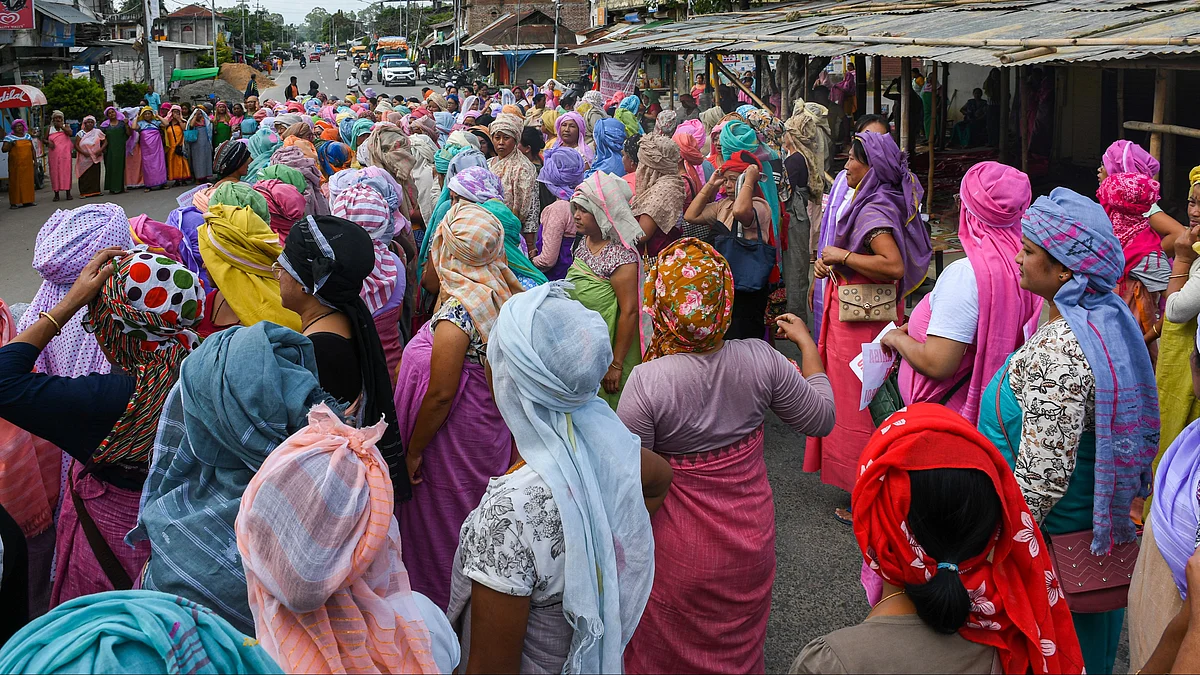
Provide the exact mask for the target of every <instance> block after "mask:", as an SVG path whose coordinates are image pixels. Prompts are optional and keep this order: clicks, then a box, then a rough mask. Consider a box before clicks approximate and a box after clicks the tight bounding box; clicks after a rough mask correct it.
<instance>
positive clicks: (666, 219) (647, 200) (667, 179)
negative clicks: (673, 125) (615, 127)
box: [630, 134, 687, 258]
mask: <svg viewBox="0 0 1200 675" xmlns="http://www.w3.org/2000/svg"><path fill="white" fill-rule="evenodd" d="M637 154H638V164H637V174H636V182H635V185H636V187H635V188H634V196H633V202H632V203H631V204H630V207H631V208H632V209H633V217H634V218H637V220H638V225H639V226H641V228H642V237H641V239H640V240H639V242H638V244H639V245H638V248H639V249H640V250H641V251H642V253H643V254H644V255H646V256H649V257H651V258H655V257H657V256H658V253H659V252H660V251H662V250H663V249H664V248H666V246H667V244H670V243H671V242H673V241H675V240H677V239H679V238H680V237H681V236H683V227H682V223H683V209H684V207H685V206H686V204H685V202H684V199H685V198H686V196H687V184H686V183H685V182H684V180H683V178H682V177H681V176H680V175H679V170H680V163H681V160H680V158H679V146H678V145H675V142H674V141H672V140H671V138H670V137H669V136H663V135H662V134H646V135H645V136H642V140H641V141H640V142H639V143H638V153H637Z"/></svg>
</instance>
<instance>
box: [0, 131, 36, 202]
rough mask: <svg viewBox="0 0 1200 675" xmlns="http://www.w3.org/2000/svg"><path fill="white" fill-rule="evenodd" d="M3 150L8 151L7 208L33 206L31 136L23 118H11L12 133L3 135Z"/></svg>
mask: <svg viewBox="0 0 1200 675" xmlns="http://www.w3.org/2000/svg"><path fill="white" fill-rule="evenodd" d="M3 150H4V152H6V153H8V208H10V209H15V208H18V207H21V206H34V203H33V199H34V197H33V137H32V136H30V135H29V125H28V124H26V122H25V120H23V119H20V118H17V119H15V120H13V122H12V133H9V134H7V135H5V136H4V145H3Z"/></svg>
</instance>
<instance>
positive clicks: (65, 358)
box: [17, 203, 133, 377]
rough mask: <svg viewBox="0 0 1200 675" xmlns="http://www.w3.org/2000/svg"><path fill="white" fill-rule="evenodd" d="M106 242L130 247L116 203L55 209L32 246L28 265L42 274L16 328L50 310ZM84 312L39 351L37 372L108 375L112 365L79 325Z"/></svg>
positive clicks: (125, 222) (125, 219)
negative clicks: (39, 282)
mask: <svg viewBox="0 0 1200 675" xmlns="http://www.w3.org/2000/svg"><path fill="white" fill-rule="evenodd" d="M109 246H120V247H121V249H123V250H126V251H128V250H129V249H131V248H133V235H132V234H131V231H130V229H129V218H128V217H126V216H125V211H124V210H123V209H122V208H121V207H120V206H117V205H116V204H111V203H97V204H88V205H87V206H80V207H79V208H76V209H71V210H69V211H66V210H58V211H55V212H54V213H53V214H52V215H51V216H50V219H49V220H47V221H46V224H45V225H42V229H40V230H38V234H37V241H36V242H35V243H34V245H33V269H35V270H37V273H38V274H40V275H41V276H42V279H43V281H42V286H41V288H39V289H38V292H37V295H35V296H34V298H33V302H32V303H30V305H29V309H28V310H26V311H25V314H23V315H22V316H21V323H20V324H19V325H18V326H17V332H20V331H23V330H25V329H26V328H29V327H30V326H32V325H33V323H34V322H35V321H37V320H38V318H39V317H38V312H46V311H49V310H50V309H51V308H53V307H54V306H55V305H57V304H58V303H59V301H60V300H62V299H63V298H64V297H66V295H67V291H68V290H70V288H71V284H73V283H75V280H76V279H78V278H79V273H80V272H82V271H83V268H84V266H85V265H87V264H88V263H89V262H91V260H92V257H93V256H95V255H96V252H97V251H99V250H100V249H103V248H108V247H109ZM83 316H84V312H77V313H76V314H75V316H73V317H71V319H70V320H69V321H67V322H66V323H65V324H63V326H62V332H61V333H60V334H59V335H58V336H57V337H55V338H54V339H53V340H51V341H50V344H49V345H47V346H46V348H45V349H43V350H42V353H41V354H40V355H39V356H38V358H37V361H36V362H35V364H34V368H35V369H36V370H37V372H39V373H46V374H49V375H59V376H62V377H81V376H83V375H87V374H89V373H107V372H109V371H110V370H111V369H112V365H111V364H110V363H109V361H108V357H106V356H105V355H104V352H102V351H100V345H99V344H98V343H97V342H96V338H95V337H94V336H92V334H90V333H88V332H86V331H84V330H83V326H82V325H81V324H80V321H81V320H82V318H83Z"/></svg>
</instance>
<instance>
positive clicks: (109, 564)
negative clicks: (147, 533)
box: [67, 468, 133, 591]
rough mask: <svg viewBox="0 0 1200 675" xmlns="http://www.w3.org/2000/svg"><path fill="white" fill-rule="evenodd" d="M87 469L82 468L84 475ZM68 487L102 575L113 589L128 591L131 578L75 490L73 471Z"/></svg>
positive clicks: (130, 585) (130, 586) (131, 585)
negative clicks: (102, 572)
mask: <svg viewBox="0 0 1200 675" xmlns="http://www.w3.org/2000/svg"><path fill="white" fill-rule="evenodd" d="M87 471H88V469H87V468H85V469H84V475H86V474H87ZM67 482H68V487H69V489H70V490H71V502H72V503H74V505H75V513H76V515H77V517H78V518H79V526H80V527H82V528H83V535H84V536H85V537H87V542H88V547H89V548H91V549H92V555H95V556H96V562H98V563H100V569H101V570H103V571H104V576H106V577H108V582H109V583H110V584H112V586H113V590H116V591H128V590H131V589H132V588H133V580H132V579H130V578H129V574H128V573H127V572H126V571H125V568H124V567H122V566H121V562H120V561H119V560H117V555H116V554H115V553H113V550H112V547H110V546H109V545H108V541H106V540H105V539H104V535H103V534H101V533H100V528H99V527H97V526H96V521H95V520H92V514H90V513H88V510H87V506H86V505H85V504H84V503H83V498H82V497H80V496H79V493H78V492H77V491H76V490H75V472H73V471H72V472H71V473H70V474H69V478H68V481H67Z"/></svg>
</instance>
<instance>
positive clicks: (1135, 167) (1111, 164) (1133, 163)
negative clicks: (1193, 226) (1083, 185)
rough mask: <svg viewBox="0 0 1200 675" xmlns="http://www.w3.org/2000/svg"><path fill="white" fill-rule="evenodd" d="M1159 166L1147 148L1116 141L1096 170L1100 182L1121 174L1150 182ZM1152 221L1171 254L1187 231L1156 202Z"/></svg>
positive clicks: (1155, 175) (1152, 211)
mask: <svg viewBox="0 0 1200 675" xmlns="http://www.w3.org/2000/svg"><path fill="white" fill-rule="evenodd" d="M1158 170H1159V163H1158V160H1157V159H1155V158H1154V155H1151V154H1150V153H1149V152H1147V151H1146V149H1145V148H1143V147H1142V146H1140V145H1138V144H1137V143H1134V142H1133V141H1126V140H1120V141H1113V143H1112V145H1110V146H1108V149H1107V150H1105V151H1104V155H1103V156H1102V157H1101V158H1100V167H1099V168H1097V169H1096V180H1097V182H1098V183H1104V179H1106V178H1108V177H1109V176H1111V175H1113V174H1118V173H1137V174H1141V175H1143V176H1145V177H1146V178H1156V177H1157V176H1158ZM1145 216H1146V217H1147V218H1149V219H1150V227H1151V228H1153V229H1154V231H1155V232H1156V233H1158V235H1159V236H1160V237H1162V250H1163V251H1171V250H1172V247H1173V246H1174V245H1175V239H1176V238H1177V237H1179V236H1180V235H1182V234H1183V233H1184V231H1185V230H1186V228H1185V227H1184V226H1183V225H1181V224H1180V223H1179V221H1177V220H1175V219H1174V218H1172V217H1171V216H1169V215H1167V213H1166V212H1165V211H1163V210H1162V209H1161V208H1159V206H1158V202H1157V201H1156V202H1155V203H1154V205H1153V206H1151V207H1150V209H1149V210H1148V211H1146V213H1145Z"/></svg>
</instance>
